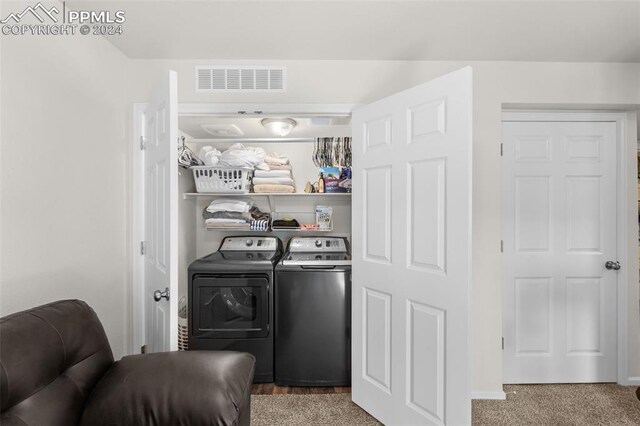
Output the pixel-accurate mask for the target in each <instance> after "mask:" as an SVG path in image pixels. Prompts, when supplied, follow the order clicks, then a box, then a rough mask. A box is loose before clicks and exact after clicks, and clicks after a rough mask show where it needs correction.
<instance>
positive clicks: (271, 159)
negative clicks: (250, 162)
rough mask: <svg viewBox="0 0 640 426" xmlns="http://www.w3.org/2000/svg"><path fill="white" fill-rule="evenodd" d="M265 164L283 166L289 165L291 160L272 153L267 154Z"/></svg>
mask: <svg viewBox="0 0 640 426" xmlns="http://www.w3.org/2000/svg"><path fill="white" fill-rule="evenodd" d="M264 162H265V163H267V164H276V165H280V166H282V165H285V164H289V159H288V158H287V157H286V156H284V155H280V154H278V153H276V152H271V153H269V154H267V156H266V157H264Z"/></svg>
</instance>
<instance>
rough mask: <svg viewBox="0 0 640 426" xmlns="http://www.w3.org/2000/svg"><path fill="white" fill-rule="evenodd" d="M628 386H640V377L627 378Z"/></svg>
mask: <svg viewBox="0 0 640 426" xmlns="http://www.w3.org/2000/svg"><path fill="white" fill-rule="evenodd" d="M627 385H628V386H640V377H629V378H628V379H627Z"/></svg>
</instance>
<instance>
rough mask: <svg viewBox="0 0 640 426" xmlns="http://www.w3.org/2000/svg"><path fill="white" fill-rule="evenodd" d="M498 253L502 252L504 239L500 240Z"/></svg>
mask: <svg viewBox="0 0 640 426" xmlns="http://www.w3.org/2000/svg"><path fill="white" fill-rule="evenodd" d="M500 253H504V240H500Z"/></svg>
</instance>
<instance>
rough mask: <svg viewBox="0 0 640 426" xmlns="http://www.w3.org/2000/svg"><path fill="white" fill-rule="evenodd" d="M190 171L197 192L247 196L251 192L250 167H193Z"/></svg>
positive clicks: (251, 171)
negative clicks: (191, 171)
mask: <svg viewBox="0 0 640 426" xmlns="http://www.w3.org/2000/svg"><path fill="white" fill-rule="evenodd" d="M191 170H193V179H194V180H195V182H196V191H198V192H226V193H230V194H231V193H235V194H248V193H249V191H250V190H251V177H252V176H253V169H252V168H250V167H212V166H194V167H191Z"/></svg>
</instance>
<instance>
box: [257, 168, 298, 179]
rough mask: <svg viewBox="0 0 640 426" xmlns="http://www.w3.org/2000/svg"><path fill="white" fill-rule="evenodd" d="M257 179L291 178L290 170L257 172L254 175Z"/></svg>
mask: <svg viewBox="0 0 640 426" xmlns="http://www.w3.org/2000/svg"><path fill="white" fill-rule="evenodd" d="M253 175H254V176H255V177H261V178H271V177H288V178H290V177H291V171H290V170H256V171H255V172H254V174H253Z"/></svg>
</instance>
